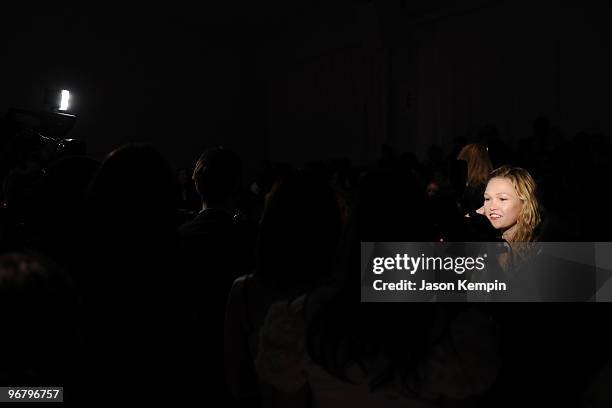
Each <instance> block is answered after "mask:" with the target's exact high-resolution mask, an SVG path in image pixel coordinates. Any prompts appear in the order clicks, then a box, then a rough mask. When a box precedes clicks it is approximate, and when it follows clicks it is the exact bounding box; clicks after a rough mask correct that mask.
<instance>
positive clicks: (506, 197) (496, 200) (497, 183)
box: [484, 177, 523, 231]
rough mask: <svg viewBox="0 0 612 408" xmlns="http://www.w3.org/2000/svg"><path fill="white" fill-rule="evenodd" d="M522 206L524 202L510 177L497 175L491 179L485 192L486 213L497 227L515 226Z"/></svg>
mask: <svg viewBox="0 0 612 408" xmlns="http://www.w3.org/2000/svg"><path fill="white" fill-rule="evenodd" d="M522 208H523V202H522V201H521V200H520V199H519V197H518V195H517V193H516V191H515V190H514V187H513V186H512V182H511V181H510V180H509V179H507V178H502V177H495V178H492V179H491V180H489V183H488V184H487V189H486V191H485V193H484V215H485V216H486V217H487V218H488V219H489V221H490V222H491V225H493V227H494V228H495V229H501V230H504V231H505V230H507V229H508V228H511V227H513V226H514V225H515V224H516V222H517V220H518V217H519V214H520V212H521V209H522Z"/></svg>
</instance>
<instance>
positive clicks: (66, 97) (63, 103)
mask: <svg viewBox="0 0 612 408" xmlns="http://www.w3.org/2000/svg"><path fill="white" fill-rule="evenodd" d="M69 99H70V91H67V90H65V89H62V99H61V102H60V107H59V110H62V111H65V110H68V100H69Z"/></svg>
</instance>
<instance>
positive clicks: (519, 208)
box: [478, 166, 541, 242]
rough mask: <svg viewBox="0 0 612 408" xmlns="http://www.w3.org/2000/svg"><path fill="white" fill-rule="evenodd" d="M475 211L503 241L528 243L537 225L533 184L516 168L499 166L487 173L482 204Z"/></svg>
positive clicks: (538, 217)
mask: <svg viewBox="0 0 612 408" xmlns="http://www.w3.org/2000/svg"><path fill="white" fill-rule="evenodd" d="M478 212H479V213H481V214H483V215H485V216H486V217H487V219H488V220H489V222H491V225H492V226H493V228H495V229H496V230H498V231H500V232H501V233H502V238H503V239H504V240H505V241H507V242H532V241H535V240H536V229H537V227H538V226H539V225H540V222H541V215H540V206H539V204H538V200H537V197H536V183H535V181H534V180H533V178H532V177H531V175H530V174H529V172H527V170H525V169H522V168H520V167H510V166H502V167H500V168H498V169H495V170H494V171H492V172H491V174H490V175H489V181H488V183H487V187H486V190H485V192H484V206H483V207H482V208H480V209H479V211H478Z"/></svg>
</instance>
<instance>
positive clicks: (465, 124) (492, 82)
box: [0, 0, 612, 168]
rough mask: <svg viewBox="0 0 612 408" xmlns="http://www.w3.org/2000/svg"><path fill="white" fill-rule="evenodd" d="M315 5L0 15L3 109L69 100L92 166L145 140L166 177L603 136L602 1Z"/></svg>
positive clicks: (31, 10)
mask: <svg viewBox="0 0 612 408" xmlns="http://www.w3.org/2000/svg"><path fill="white" fill-rule="evenodd" d="M323 3H325V4H321V5H313V4H312V3H310V2H303V1H302V2H292V3H291V4H286V3H285V2H281V1H273V2H266V3H265V4H259V3H257V4H241V3H238V2H230V3H226V2H223V3H210V4H208V3H207V4H206V5H204V6H200V7H195V6H181V5H178V4H177V5H172V6H163V7H162V6H147V7H144V8H136V7H133V8H130V7H127V8H126V7H123V8H104V7H90V6H84V5H81V6H79V7H77V8H73V7H69V6H65V5H62V4H60V3H58V4H55V5H53V6H49V5H47V6H44V8H35V7H26V6H22V7H20V8H19V9H13V10H4V12H3V13H2V14H1V17H0V35H1V38H2V43H3V47H2V54H3V58H2V64H1V66H2V68H1V71H0V74H1V75H0V81H1V82H0V87H1V89H2V93H1V94H0V95H1V96H0V110H1V111H6V109H7V108H9V107H20V108H26V109H41V108H43V95H44V89H45V88H47V87H57V88H66V89H69V90H71V91H72V93H73V104H72V106H73V111H74V113H76V114H77V115H78V117H79V120H78V123H77V124H76V126H75V128H74V129H73V130H72V132H71V133H70V134H69V135H68V137H73V138H82V139H84V140H85V141H86V142H87V143H88V151H89V153H91V154H92V155H93V156H95V157H98V158H101V157H103V156H104V155H105V154H106V153H108V152H109V151H110V150H111V149H112V148H114V147H117V146H118V145H120V144H122V143H125V142H128V141H135V140H137V141H150V142H152V143H154V144H155V145H156V146H157V147H159V148H160V149H162V150H163V152H164V153H165V155H166V156H167V158H168V159H169V160H170V161H171V163H172V164H173V165H174V166H175V167H179V166H184V165H191V164H192V162H193V160H194V159H195V158H196V157H197V155H198V154H199V153H200V151H201V150H203V149H204V148H206V147H208V146H211V145H214V144H226V145H229V146H232V147H233V148H235V149H236V150H237V151H238V153H239V154H241V155H242V156H243V157H244V158H245V160H246V163H247V168H250V167H252V166H255V165H256V164H257V163H259V162H260V161H261V160H262V159H271V160H281V161H287V162H292V163H295V164H300V163H303V162H305V161H308V160H312V159H328V158H332V157H341V156H346V157H348V158H351V159H353V160H354V162H355V163H364V162H371V161H373V160H374V159H376V158H377V157H378V156H379V154H380V147H381V145H382V144H384V143H386V144H389V145H391V146H393V147H394V148H396V149H397V150H398V151H406V150H411V151H414V152H415V153H417V155H418V156H419V157H423V155H424V153H425V152H426V149H427V148H428V147H429V146H430V145H431V144H433V143H438V144H440V145H441V146H445V147H448V146H449V145H450V142H451V140H452V139H453V138H455V137H460V136H468V137H469V136H470V134H472V133H473V132H475V131H476V129H478V128H479V127H482V126H483V125H486V124H488V123H493V124H495V125H496V126H497V127H498V130H499V135H500V137H501V138H502V139H504V140H506V141H507V142H510V144H511V145H515V144H516V142H517V141H518V140H519V139H520V138H522V137H526V136H529V135H530V134H531V131H532V130H531V125H532V121H533V119H534V118H535V117H537V116H538V115H545V116H547V117H548V118H549V119H550V121H551V123H552V125H553V126H554V127H557V128H558V129H559V130H560V131H561V132H563V133H564V134H566V135H573V134H575V133H576V132H577V131H580V130H584V131H587V132H602V133H604V134H610V126H611V123H610V116H609V95H610V94H611V91H612V83H611V79H610V72H612V63H611V59H610V54H611V41H610V38H612V35H610V34H611V33H610V31H611V30H612V28H611V26H610V24H609V16H610V14H609V12H608V6H607V3H606V2H605V1H592V2H588V5H587V4H583V2H577V1H576V2H573V4H567V3H566V5H560V4H557V3H555V2H548V3H542V2H538V3H537V4H534V3H533V2H527V1H519V2H515V1H513V2H509V1H488V2H485V1H477V0H473V1H464V2H460V5H455V4H454V3H453V2H448V1H433V2H431V1H388V2H383V1H342V2H334V5H333V6H332V5H329V4H327V3H326V2H323Z"/></svg>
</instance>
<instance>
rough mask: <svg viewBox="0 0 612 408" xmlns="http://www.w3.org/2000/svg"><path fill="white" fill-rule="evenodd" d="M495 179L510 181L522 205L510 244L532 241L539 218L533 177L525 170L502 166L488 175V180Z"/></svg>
mask: <svg viewBox="0 0 612 408" xmlns="http://www.w3.org/2000/svg"><path fill="white" fill-rule="evenodd" d="M495 177H500V178H505V179H508V180H510V182H511V183H512V186H513V187H514V191H516V194H517V195H518V198H519V199H520V200H521V201H522V203H523V208H522V209H521V212H520V213H519V216H518V219H517V221H516V223H517V228H516V232H515V233H514V235H513V236H512V238H511V240H512V242H530V241H534V240H535V234H534V231H535V229H536V228H537V227H538V225H540V221H541V216H540V206H539V204H538V199H537V194H536V183H535V181H534V179H533V177H531V174H529V172H528V171H527V170H525V169H522V168H520V167H510V166H502V167H499V168H497V169H495V170H493V171H492V172H491V174H490V175H489V180H491V179H493V178H495Z"/></svg>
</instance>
